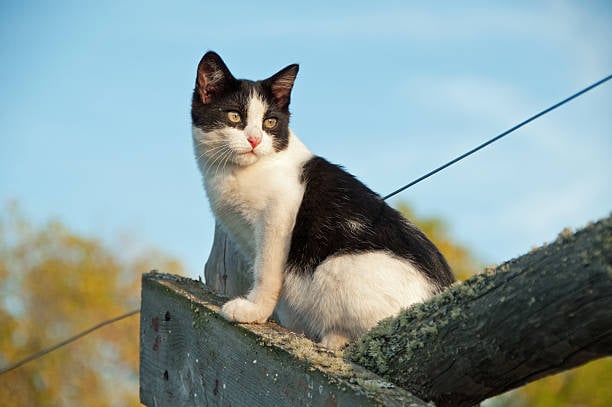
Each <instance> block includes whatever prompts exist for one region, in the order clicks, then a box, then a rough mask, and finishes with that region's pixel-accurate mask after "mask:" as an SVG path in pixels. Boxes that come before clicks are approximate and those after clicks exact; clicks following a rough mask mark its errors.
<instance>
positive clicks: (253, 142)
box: [247, 137, 261, 148]
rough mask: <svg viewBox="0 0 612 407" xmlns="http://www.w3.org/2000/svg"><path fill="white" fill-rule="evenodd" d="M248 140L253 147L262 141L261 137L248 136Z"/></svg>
mask: <svg viewBox="0 0 612 407" xmlns="http://www.w3.org/2000/svg"><path fill="white" fill-rule="evenodd" d="M247 141H248V142H249V144H250V145H251V147H252V148H255V147H257V146H258V145H259V143H261V137H248V138H247Z"/></svg>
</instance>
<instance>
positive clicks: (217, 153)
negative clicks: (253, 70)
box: [193, 95, 312, 322]
mask: <svg viewBox="0 0 612 407" xmlns="http://www.w3.org/2000/svg"><path fill="white" fill-rule="evenodd" d="M266 109H267V107H266V106H265V103H264V102H263V101H262V100H261V99H260V98H259V97H258V96H256V95H252V96H251V101H250V103H249V109H248V112H247V126H246V128H245V131H240V130H237V129H233V128H226V129H221V130H215V131H212V132H208V133H205V132H203V131H202V130H200V129H199V128H197V127H193V138H194V144H195V150H196V154H197V155H198V162H199V165H200V169H201V170H202V173H203V175H204V187H205V189H206V192H207V194H208V197H209V200H210V203H211V207H212V210H213V212H214V214H215V216H216V218H217V219H218V220H219V222H220V223H221V225H223V227H224V228H225V229H226V231H227V232H228V233H229V234H230V236H232V238H233V239H234V240H235V241H236V243H237V244H238V246H239V248H240V250H241V251H242V253H243V254H244V255H245V257H246V258H247V259H248V260H249V261H250V262H251V263H252V264H253V273H254V280H255V283H254V285H253V288H252V289H251V291H250V292H249V294H248V296H247V298H246V299H245V298H237V299H234V300H232V301H230V302H228V303H227V304H225V306H224V307H223V309H222V312H223V314H224V315H225V316H226V317H227V318H228V319H231V320H235V321H239V322H264V321H265V320H267V319H268V317H269V316H270V315H271V314H272V312H273V311H274V308H275V306H276V303H277V300H278V298H279V296H280V292H281V289H282V282H283V273H284V268H285V264H286V261H287V255H288V253H289V244H290V242H291V233H292V231H293V225H294V223H295V218H296V216H297V211H298V209H299V206H300V203H301V201H302V196H303V194H304V186H303V185H302V184H301V183H300V175H301V171H302V165H303V164H304V162H306V161H307V160H308V159H310V158H311V157H312V153H311V152H310V151H309V150H308V149H307V148H306V147H305V146H304V145H303V144H302V143H301V142H300V141H299V140H298V139H297V137H296V136H295V135H294V134H292V133H290V136H289V145H288V147H287V148H286V149H285V150H282V151H280V152H275V151H274V149H273V146H272V141H273V140H272V137H271V136H270V135H269V134H267V133H266V132H265V131H263V129H262V122H263V115H264V113H265V111H266ZM254 133H257V135H260V136H261V143H260V144H259V145H258V146H257V147H256V148H254V149H252V151H251V146H250V144H249V143H248V141H247V137H249V136H252V135H253V134H254ZM245 152H246V154H245Z"/></svg>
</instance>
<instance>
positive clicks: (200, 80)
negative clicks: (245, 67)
mask: <svg viewBox="0 0 612 407" xmlns="http://www.w3.org/2000/svg"><path fill="white" fill-rule="evenodd" d="M233 81H235V79H234V77H233V76H232V74H231V72H230V71H229V69H227V66H226V65H225V63H224V62H223V60H222V59H221V57H220V56H219V55H218V54H217V53H216V52H213V51H208V52H207V53H206V54H204V56H203V57H202V59H201V60H200V63H199V64H198V75H197V77H196V90H197V92H198V94H199V95H200V99H201V100H202V103H204V104H207V103H210V102H211V101H212V100H213V99H214V98H215V97H217V96H219V95H221V94H223V92H225V91H226V90H227V88H228V86H229V85H230V83H232V82H233Z"/></svg>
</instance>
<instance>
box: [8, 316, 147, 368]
mask: <svg viewBox="0 0 612 407" xmlns="http://www.w3.org/2000/svg"><path fill="white" fill-rule="evenodd" d="M139 312H140V309H135V310H132V311H130V312H128V313H126V314H123V315H119V316H118V317H115V318H111V319H107V320H106V321H103V322H100V323H99V324H97V325H94V326H92V327H91V328H89V329H87V330H85V331H83V332H81V333H78V334H76V335H74V336H71V337H70V338H68V339H65V340H63V341H61V342H59V343H57V344H55V345H53V346H50V347H48V348H46V349H43V350H41V351H39V352H36V353H35V354H33V355H30V356H28V357H27V358H24V359H21V360H20V361H18V362H15V363H13V364H12V365H8V366H6V367H3V368H2V369H0V375H3V374H4V373H7V372H10V371H11V370H14V369H17V368H18V367H20V366H22V365H25V364H26V363H28V362H31V361H33V360H36V359H39V358H41V357H43V356H45V355H46V354H47V353H51V352H53V351H54V350H56V349H59V348H61V347H63V346H66V345H68V344H69V343H71V342H74V341H76V340H77V339H80V338H82V337H84V336H86V335H89V334H90V333H92V332H93V331H95V330H97V329H100V328H102V327H104V326H106V325H110V324H112V323H115V322H117V321H120V320H122V319H125V318H127V317H131V316H132V315H134V314H138V313H139Z"/></svg>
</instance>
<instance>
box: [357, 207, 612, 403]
mask: <svg viewBox="0 0 612 407" xmlns="http://www.w3.org/2000/svg"><path fill="white" fill-rule="evenodd" d="M611 264H612V218H611V217H608V218H606V219H603V220H601V221H599V222H597V223H594V224H591V225H589V226H587V227H586V228H584V229H582V230H580V231H578V232H576V233H571V232H570V233H568V231H567V230H566V231H564V232H562V233H561V234H560V235H559V237H558V238H557V240H556V241H555V242H553V243H551V244H548V245H545V246H543V247H541V248H539V249H536V250H533V251H531V252H530V253H529V254H527V255H525V256H522V257H520V258H518V259H515V260H512V261H509V262H507V263H504V264H502V265H500V266H499V267H496V268H495V269H488V270H486V271H485V272H484V273H482V274H478V275H476V276H474V277H472V278H470V279H469V280H467V281H465V282H463V283H460V284H456V285H455V286H453V287H451V288H450V289H448V290H447V291H445V292H443V293H442V294H440V295H439V296H437V297H435V298H434V299H432V300H430V301H428V302H426V303H424V304H419V305H417V306H413V307H411V308H410V309H408V310H405V311H403V312H401V313H400V314H399V315H398V316H397V317H395V318H388V319H386V320H384V321H381V322H380V323H379V325H377V326H376V327H375V328H374V329H372V330H371V331H370V332H369V333H368V334H366V335H365V336H364V337H363V338H362V339H361V340H359V341H358V342H357V343H355V344H353V345H351V346H350V347H349V348H348V350H347V351H346V354H347V356H348V357H349V358H350V359H351V360H353V361H355V362H357V363H359V364H361V365H363V366H365V367H366V368H368V369H370V370H372V371H374V372H376V373H378V374H380V375H381V376H383V377H386V378H387V379H388V380H390V381H392V382H394V383H396V384H398V385H401V386H402V387H404V388H405V389H407V390H409V391H411V392H412V393H414V394H416V395H418V396H419V397H421V398H423V399H425V400H433V401H434V402H435V403H436V405H439V406H444V405H449V406H450V405H452V406H462V405H466V406H467V405H473V404H475V403H477V402H479V401H481V400H484V399H485V398H488V397H491V396H493V395H496V394H500V393H502V392H504V391H506V390H509V389H511V388H514V387H518V386H520V385H523V384H525V383H527V382H529V381H532V380H535V379H537V378H540V377H543V376H545V375H548V374H552V373H555V372H558V371H561V370H565V369H569V368H571V367H574V366H577V365H580V364H582V363H585V362H587V361H589V360H592V359H595V358H598V357H603V356H606V355H610V354H612V265H611Z"/></svg>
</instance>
